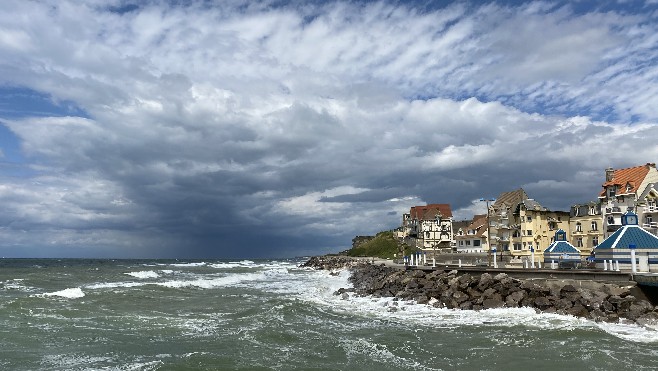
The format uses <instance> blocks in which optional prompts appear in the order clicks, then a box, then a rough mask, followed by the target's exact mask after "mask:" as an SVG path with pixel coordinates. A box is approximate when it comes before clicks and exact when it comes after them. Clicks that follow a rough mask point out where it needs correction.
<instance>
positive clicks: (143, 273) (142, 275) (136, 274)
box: [126, 271, 160, 279]
mask: <svg viewBox="0 0 658 371" xmlns="http://www.w3.org/2000/svg"><path fill="white" fill-rule="evenodd" d="M126 274H127V275H129V276H133V277H135V278H143V279H146V278H158V277H160V275H158V274H157V273H156V272H154V271H139V272H128V273H126Z"/></svg>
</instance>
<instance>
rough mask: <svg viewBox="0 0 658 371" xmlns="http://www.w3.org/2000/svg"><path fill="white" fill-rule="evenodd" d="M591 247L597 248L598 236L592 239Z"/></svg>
mask: <svg viewBox="0 0 658 371" xmlns="http://www.w3.org/2000/svg"><path fill="white" fill-rule="evenodd" d="M592 246H594V247H596V246H599V237H598V236H596V237H594V238H592Z"/></svg>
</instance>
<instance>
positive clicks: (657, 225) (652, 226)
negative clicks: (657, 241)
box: [642, 222, 658, 229]
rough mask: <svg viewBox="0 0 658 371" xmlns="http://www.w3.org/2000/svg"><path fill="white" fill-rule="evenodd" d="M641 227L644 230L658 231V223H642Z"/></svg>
mask: <svg viewBox="0 0 658 371" xmlns="http://www.w3.org/2000/svg"><path fill="white" fill-rule="evenodd" d="M642 227H644V229H658V222H651V223H644V224H642Z"/></svg>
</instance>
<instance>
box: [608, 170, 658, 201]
mask: <svg viewBox="0 0 658 371" xmlns="http://www.w3.org/2000/svg"><path fill="white" fill-rule="evenodd" d="M654 166H655V165H654V164H644V165H641V166H635V167H628V168H625V169H617V170H614V172H613V175H612V180H610V181H606V182H605V183H603V190H601V193H600V194H599V196H600V197H605V188H606V187H608V186H612V185H618V186H620V187H621V188H622V192H623V194H625V193H637V191H638V188H640V184H642V181H643V180H644V178H645V177H646V176H647V174H648V173H649V169H651V167H654ZM626 185H630V186H631V189H630V191H629V192H626V189H625V187H626Z"/></svg>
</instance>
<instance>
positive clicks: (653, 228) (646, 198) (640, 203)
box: [635, 183, 658, 236]
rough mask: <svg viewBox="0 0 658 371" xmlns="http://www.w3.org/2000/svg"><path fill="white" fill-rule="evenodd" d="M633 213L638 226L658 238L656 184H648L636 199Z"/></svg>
mask: <svg viewBox="0 0 658 371" xmlns="http://www.w3.org/2000/svg"><path fill="white" fill-rule="evenodd" d="M635 210H636V211H635V212H636V213H637V215H638V222H639V225H640V226H641V227H642V228H644V229H645V230H646V231H647V232H649V233H651V234H654V235H657V236H658V183H649V184H648V185H647V187H646V188H645V189H644V191H642V193H641V194H640V196H639V197H638V199H637V204H636V207H635Z"/></svg>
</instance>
